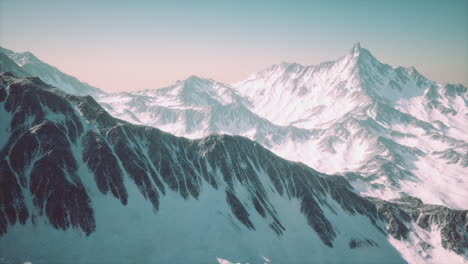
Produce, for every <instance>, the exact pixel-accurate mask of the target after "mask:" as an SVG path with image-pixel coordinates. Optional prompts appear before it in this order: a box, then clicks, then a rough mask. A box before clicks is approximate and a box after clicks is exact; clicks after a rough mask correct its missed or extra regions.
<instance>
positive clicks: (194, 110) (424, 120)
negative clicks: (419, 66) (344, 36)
mask: <svg viewBox="0 0 468 264" xmlns="http://www.w3.org/2000/svg"><path fill="white" fill-rule="evenodd" d="M98 101H99V103H101V104H102V105H103V106H104V108H105V109H106V110H107V111H109V113H111V114H112V115H114V116H116V117H119V118H122V119H124V120H127V121H129V122H132V123H136V124H142V125H149V126H153V127H157V128H160V129H162V130H164V131H166V132H170V133H172V134H175V135H178V136H184V137H188V138H201V137H204V136H207V135H210V134H213V133H225V134H231V135H241V136H245V137H248V138H250V139H252V140H255V141H257V142H259V143H261V144H262V145H263V146H265V147H267V148H268V149H270V150H272V151H273V152H274V153H276V154H278V155H280V156H282V157H284V158H286V159H289V160H294V161H300V162H303V163H305V164H307V165H309V166H311V167H313V168H315V169H317V170H319V171H322V172H325V173H329V174H341V175H344V176H346V177H347V178H348V179H350V180H352V184H353V185H354V186H355V188H357V189H358V190H359V191H360V192H361V193H363V194H368V195H372V196H376V197H381V198H384V199H391V198H397V197H404V195H406V194H409V195H412V196H417V197H419V198H421V199H422V200H423V201H425V202H428V203H436V204H443V205H447V206H450V207H453V208H464V209H466V208H467V201H468V180H467V178H466V176H467V175H468V144H467V142H468V136H467V133H466V131H468V125H467V124H468V112H467V88H466V87H464V86H463V85H452V84H439V83H435V82H432V81H430V80H428V79H426V78H425V77H423V76H422V75H421V74H419V73H418V72H417V71H416V70H415V69H414V68H413V67H409V68H404V67H391V66H389V65H386V64H382V63H380V62H379V61H378V60H377V59H376V58H374V57H373V56H372V54H371V53H370V52H369V51H368V50H366V49H363V48H361V47H360V45H359V44H356V45H355V46H354V47H353V48H352V49H351V50H350V51H349V52H348V54H346V55H345V56H343V57H341V58H339V59H338V60H336V61H331V62H325V63H322V64H319V65H316V66H302V65H299V64H295V63H281V64H279V65H274V66H272V67H271V68H269V69H266V70H263V71H260V72H258V73H255V74H253V75H252V76H250V77H249V78H248V79H247V80H245V81H242V82H239V83H237V84H235V85H234V86H229V85H226V84H222V83H219V82H216V81H213V80H207V79H202V78H199V77H191V78H189V79H187V80H185V81H179V82H177V83H176V84H174V85H173V86H170V87H167V88H163V89H155V90H145V91H140V92H132V93H119V94H111V95H108V96H103V97H100V98H98Z"/></svg>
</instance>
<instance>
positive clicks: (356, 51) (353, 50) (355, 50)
mask: <svg viewBox="0 0 468 264" xmlns="http://www.w3.org/2000/svg"><path fill="white" fill-rule="evenodd" d="M360 52H361V43H359V42H356V43H355V44H354V45H353V47H352V48H351V53H352V54H355V55H357V54H359V53H360Z"/></svg>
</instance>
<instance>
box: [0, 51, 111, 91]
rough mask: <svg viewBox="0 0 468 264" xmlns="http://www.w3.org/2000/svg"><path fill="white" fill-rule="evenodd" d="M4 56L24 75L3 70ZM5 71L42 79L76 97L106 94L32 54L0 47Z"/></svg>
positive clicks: (0, 56)
mask: <svg viewBox="0 0 468 264" xmlns="http://www.w3.org/2000/svg"><path fill="white" fill-rule="evenodd" d="M2 56H7V57H9V58H10V59H11V60H13V61H14V62H15V63H16V64H17V65H18V66H19V67H20V68H21V69H22V70H23V73H18V72H17V71H12V70H6V69H2V67H1V64H2V63H3V61H4V58H2ZM5 71H9V72H11V73H13V74H15V75H16V76H35V77H40V78H41V79H42V80H43V81H45V82H46V83H48V84H50V85H53V86H55V87H60V89H62V90H64V91H65V92H67V93H70V94H74V95H91V96H99V95H104V94H105V92H103V91H102V90H100V89H98V88H96V87H93V86H91V85H89V84H87V83H84V82H80V81H79V80H78V79H77V78H75V77H73V76H70V75H68V74H66V73H63V72H61V71H60V70H59V69H57V68H55V67H53V66H51V65H49V64H47V63H45V62H43V61H41V60H39V59H38V58H37V57H36V56H34V55H33V54H32V53H31V52H21V53H17V52H13V51H11V50H8V49H5V48H2V47H0V72H5Z"/></svg>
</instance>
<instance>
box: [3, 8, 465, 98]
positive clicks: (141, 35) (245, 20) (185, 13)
mask: <svg viewBox="0 0 468 264" xmlns="http://www.w3.org/2000/svg"><path fill="white" fill-rule="evenodd" d="M358 41H360V42H361V45H362V46H363V47H364V48H367V49H369V50H370V51H371V52H372V53H373V54H374V56H376V57H377V58H378V59H379V60H380V61H382V62H384V63H388V64H390V65H393V66H398V65H402V66H415V67H416V68H417V69H418V71H420V72H421V73H422V74H424V75H425V76H426V77H428V78H429V79H432V80H435V81H440V82H451V83H463V84H465V85H467V84H468V74H467V73H468V1H466V0H460V1H457V0H448V1H431V0H427V1H423V0H414V1H412V0H409V1H399V0H396V1H384V0H373V1H364V0H361V1H305V0H303V1H255V0H254V1H247V0H239V1H223V0H221V1H89V0H86V1H66V0H65V1H58V0H56V1H50V0H49V1H48V0H43V1H21V0H16V1H10V0H0V45H1V46H3V47H6V48H9V49H12V50H14V51H26V50H29V51H31V52H33V53H34V54H36V55H37V56H38V57H39V58H40V59H42V60H44V61H45V62H47V63H49V64H52V65H54V66H56V67H58V68H59V69H61V70H62V71H64V72H67V73H69V74H71V75H74V76H76V77H78V78H79V79H81V80H83V81H86V82H89V83H91V84H93V85H95V86H97V87H100V88H102V89H104V90H107V91H124V90H127V91H129V90H139V89H146V88H159V87H162V86H166V85H170V84H172V83H173V82H175V81H176V80H179V79H185V78H187V77H189V76H190V75H198V76H201V77H207V78H213V79H215V80H218V81H222V82H227V83H230V82H236V81H240V80H242V79H244V78H246V77H247V76H248V75H249V74H250V73H252V72H254V71H258V70H261V69H263V68H266V67H269V66H271V65H272V64H275V63H280V62H282V61H289V62H298V63H302V64H306V65H310V64H318V63H320V62H322V61H327V60H334V59H336V58H338V57H340V56H342V55H344V54H345V53H346V52H347V50H348V49H350V48H351V47H352V46H353V44H354V43H355V42H358Z"/></svg>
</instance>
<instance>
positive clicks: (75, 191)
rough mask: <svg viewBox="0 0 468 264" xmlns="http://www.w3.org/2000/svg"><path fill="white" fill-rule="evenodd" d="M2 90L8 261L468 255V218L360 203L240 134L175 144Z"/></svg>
mask: <svg viewBox="0 0 468 264" xmlns="http://www.w3.org/2000/svg"><path fill="white" fill-rule="evenodd" d="M0 80H1V83H2V86H0V117H1V119H0V120H1V122H2V126H0V128H1V129H0V133H1V135H0V139H1V141H0V171H1V175H2V184H1V185H0V188H1V190H0V191H1V193H2V197H3V198H2V199H1V200H0V260H1V261H3V262H8V263H24V262H25V261H31V262H32V263H83V262H87V263H103V262H108V263H128V262H139V263H141V262H143V263H214V262H215V261H218V262H222V261H229V260H232V261H239V262H242V263H247V262H249V263H263V261H268V262H271V263H309V262H314V263H315V262H320V263H343V262H348V263H384V262H385V263H405V262H411V263H431V262H433V263H440V261H441V260H444V261H450V262H451V263H457V262H458V263H462V262H463V261H464V259H466V258H468V246H467V244H468V238H467V236H466V230H467V228H468V222H467V214H468V211H460V210H453V209H448V208H446V207H443V206H434V205H425V204H423V203H422V202H421V201H420V200H418V199H417V198H411V197H406V198H405V199H400V200H394V201H391V202H389V201H384V200H380V199H374V198H366V197H362V196H360V195H358V194H356V193H355V191H354V190H353V189H352V187H351V186H350V185H349V183H348V182H347V181H346V180H344V178H341V177H335V176H330V175H325V174H322V173H319V172H317V171H315V170H313V169H311V168H308V167H306V166H305V165H303V164H300V163H294V162H290V161H286V160H284V159H281V158H279V157H277V156H276V155H274V154H273V153H271V152H270V151H268V150H266V149H265V148H263V147H262V146H261V145H260V144H258V143H255V142H253V141H250V140H248V139H245V138H242V137H237V136H234V137H233V136H218V135H215V136H210V137H207V138H203V139H200V140H188V139H185V138H178V137H175V136H172V135H170V134H167V133H164V132H162V131H160V130H158V129H155V128H150V127H144V126H138V125H133V124H130V123H127V122H125V121H121V120H118V119H114V118H113V117H111V116H110V115H109V114H108V113H107V112H105V111H104V110H103V109H102V108H101V106H100V105H99V104H98V103H97V102H96V101H95V100H94V99H93V98H92V97H90V96H87V97H79V96H73V95H68V94H66V93H63V92H62V91H61V90H58V89H55V88H54V87H51V86H49V85H47V84H45V83H44V82H42V81H41V80H40V79H38V78H16V77H13V76H12V75H11V74H1V75H0ZM12 242H13V243H12ZM52 245H53V246H52Z"/></svg>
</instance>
